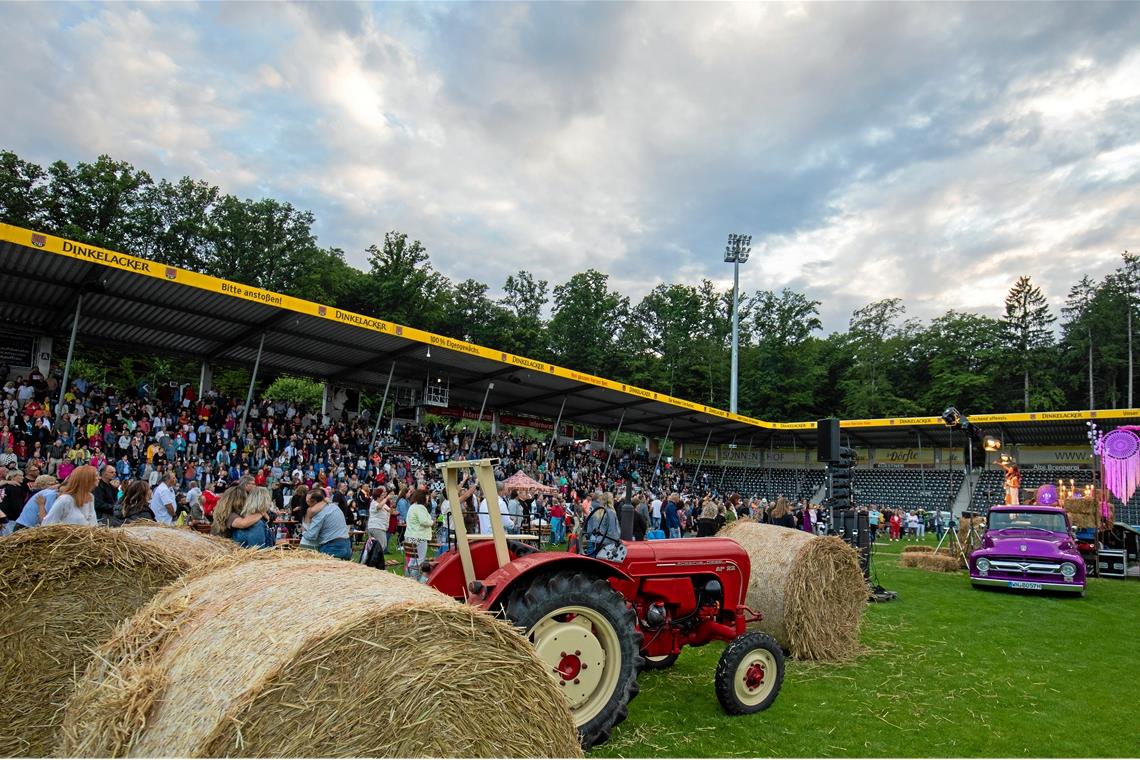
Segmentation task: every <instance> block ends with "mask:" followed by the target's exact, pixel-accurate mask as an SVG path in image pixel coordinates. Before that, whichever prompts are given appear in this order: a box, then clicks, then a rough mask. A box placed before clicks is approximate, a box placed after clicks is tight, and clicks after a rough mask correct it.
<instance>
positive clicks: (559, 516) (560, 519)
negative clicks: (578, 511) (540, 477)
mask: <svg viewBox="0 0 1140 760" xmlns="http://www.w3.org/2000/svg"><path fill="white" fill-rule="evenodd" d="M548 512H549V514H550V542H551V543H552V544H561V543H562V542H564V541H565V540H566V523H565V519H566V507H564V506H563V505H562V499H561V498H560V497H556V498H555V499H554V502H553V503H552V504H551V505H550V509H549V510H548Z"/></svg>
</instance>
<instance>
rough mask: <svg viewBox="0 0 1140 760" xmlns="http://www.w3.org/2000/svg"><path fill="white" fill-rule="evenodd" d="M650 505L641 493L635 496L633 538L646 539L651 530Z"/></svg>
mask: <svg viewBox="0 0 1140 760" xmlns="http://www.w3.org/2000/svg"><path fill="white" fill-rule="evenodd" d="M649 519H650V518H649V505H648V504H646V503H645V497H644V496H643V495H641V494H638V495H637V496H634V497H633V540H634V541H644V540H645V534H646V533H648V532H649V525H650V523H649Z"/></svg>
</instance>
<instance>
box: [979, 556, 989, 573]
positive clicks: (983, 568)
mask: <svg viewBox="0 0 1140 760" xmlns="http://www.w3.org/2000/svg"><path fill="white" fill-rule="evenodd" d="M976 566H977V568H978V574H979V575H986V574H987V573H989V571H990V561H989V560H988V559H986V558H985V557H981V558H979V559H978V562H977V565H976Z"/></svg>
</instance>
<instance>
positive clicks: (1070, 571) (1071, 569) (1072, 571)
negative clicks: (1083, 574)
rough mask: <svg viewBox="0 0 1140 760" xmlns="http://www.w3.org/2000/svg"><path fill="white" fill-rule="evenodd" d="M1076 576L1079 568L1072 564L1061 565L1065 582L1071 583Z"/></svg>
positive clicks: (1064, 563)
mask: <svg viewBox="0 0 1140 760" xmlns="http://www.w3.org/2000/svg"><path fill="white" fill-rule="evenodd" d="M1076 574H1077V566H1076V565H1074V564H1073V563H1072V562H1063V563H1062V564H1061V575H1063V576H1065V580H1067V581H1071V580H1072V579H1073V576H1074V575H1076Z"/></svg>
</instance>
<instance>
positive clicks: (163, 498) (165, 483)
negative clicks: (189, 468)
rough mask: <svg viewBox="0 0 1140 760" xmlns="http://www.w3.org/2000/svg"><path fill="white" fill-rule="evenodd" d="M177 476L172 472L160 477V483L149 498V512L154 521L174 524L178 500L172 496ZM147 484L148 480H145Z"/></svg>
mask: <svg viewBox="0 0 1140 760" xmlns="http://www.w3.org/2000/svg"><path fill="white" fill-rule="evenodd" d="M177 480H178V476H177V475H175V474H174V473H173V472H168V473H166V474H165V475H163V476H162V481H161V483H160V484H159V485H158V487H157V488H155V489H154V493H153V494H151V497H150V511H151V513H152V514H153V515H154V521H155V522H157V523H163V524H165V525H170V524H173V523H174V518H175V517H176V516H177V515H178V498H177V497H176V496H175V494H174V484H175V483H176V482H177ZM147 482H148V483H149V482H150V481H149V479H148V480H147Z"/></svg>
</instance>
